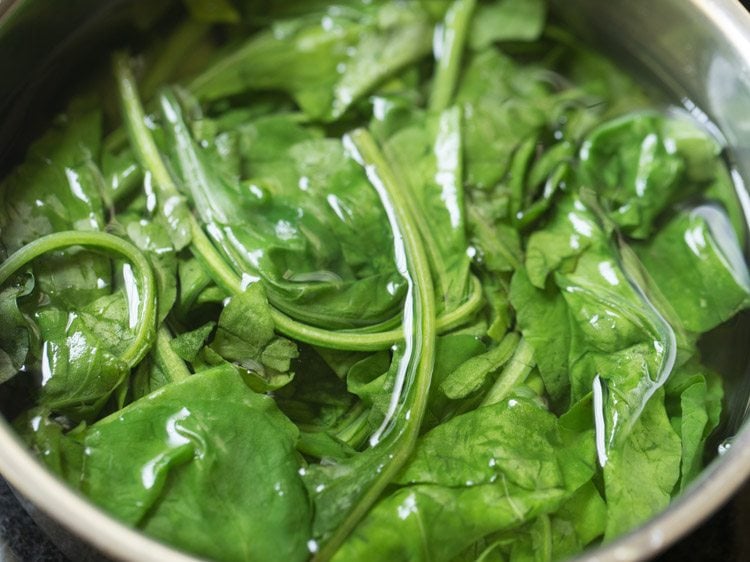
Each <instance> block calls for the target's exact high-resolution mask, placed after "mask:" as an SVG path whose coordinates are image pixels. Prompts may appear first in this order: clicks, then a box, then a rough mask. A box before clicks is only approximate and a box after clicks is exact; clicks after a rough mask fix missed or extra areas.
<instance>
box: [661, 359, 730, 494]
mask: <svg viewBox="0 0 750 562" xmlns="http://www.w3.org/2000/svg"><path fill="white" fill-rule="evenodd" d="M665 389H666V393H667V398H666V406H667V413H668V414H669V416H670V421H671V422H672V427H673V428H674V429H675V431H676V432H677V433H678V434H679V435H680V437H681V439H682V461H681V465H680V491H682V490H684V489H685V488H686V487H687V485H688V484H689V483H690V482H692V481H693V480H694V479H695V477H696V476H697V474H698V472H699V471H700V469H701V467H702V462H703V454H704V447H705V444H706V439H707V438H708V436H709V435H710V434H711V432H712V431H713V430H714V429H715V428H716V426H717V425H718V424H719V415H720V412H721V401H722V398H723V394H724V391H723V388H722V384H721V379H720V378H719V377H718V375H716V374H715V373H713V372H711V371H709V370H708V369H706V368H705V367H703V366H702V365H700V364H698V363H697V362H695V361H693V362H691V363H689V364H687V365H685V366H683V367H681V368H680V369H679V370H678V371H676V372H675V373H674V374H673V375H672V377H670V380H669V382H668V383H667V386H666V387H665Z"/></svg>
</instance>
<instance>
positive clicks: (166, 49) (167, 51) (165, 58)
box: [141, 19, 210, 98]
mask: <svg viewBox="0 0 750 562" xmlns="http://www.w3.org/2000/svg"><path fill="white" fill-rule="evenodd" d="M209 29H210V27H209V26H208V25H206V24H204V23H199V22H196V21H193V20H190V19H188V20H186V21H185V22H183V23H181V24H179V25H178V26H177V28H176V29H175V30H174V31H173V32H172V33H170V34H169V36H168V38H167V40H166V42H165V43H164V44H163V45H159V49H158V51H157V52H156V54H155V56H154V59H153V60H152V61H151V64H150V65H149V67H148V71H147V73H146V75H145V76H144V77H143V81H142V84H141V90H142V91H143V93H144V94H143V95H144V96H145V97H146V98H148V97H150V96H151V95H152V94H154V93H156V90H157V88H158V87H159V86H160V85H162V84H164V83H166V82H168V81H170V78H171V77H172V75H173V74H174V71H175V69H176V68H178V67H179V66H180V65H181V64H183V63H184V62H185V53H190V52H191V51H192V49H193V47H194V46H195V44H196V43H198V41H200V40H201V39H202V38H203V37H204V36H205V35H206V33H207V32H208V30H209Z"/></svg>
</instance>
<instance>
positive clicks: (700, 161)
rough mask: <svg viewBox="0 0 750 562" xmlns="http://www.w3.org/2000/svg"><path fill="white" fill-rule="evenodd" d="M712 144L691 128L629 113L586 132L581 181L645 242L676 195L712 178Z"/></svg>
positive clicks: (675, 121) (714, 145) (627, 229)
mask: <svg viewBox="0 0 750 562" xmlns="http://www.w3.org/2000/svg"><path fill="white" fill-rule="evenodd" d="M719 150H720V149H719V146H718V144H717V143H716V142H715V141H714V140H713V139H711V138H710V137H708V135H707V134H705V133H703V132H701V131H699V130H698V129H697V128H696V127H695V125H693V124H692V123H689V122H687V121H685V120H681V119H677V118H672V119H669V118H666V117H664V116H662V115H659V114H655V113H642V114H638V113H636V114H629V115H626V116H623V117H620V118H618V119H615V120H613V121H609V122H607V123H604V124H603V125H601V126H599V127H598V128H596V129H595V130H594V131H592V132H591V133H590V134H589V135H588V136H587V138H586V140H585V141H584V143H583V146H582V147H581V152H580V158H581V165H580V172H581V174H582V176H583V181H584V182H585V183H587V184H588V185H589V186H591V187H592V188H593V189H595V190H596V191H597V192H599V194H600V198H601V199H602V201H603V204H604V205H605V208H606V209H607V211H608V214H609V216H610V217H611V219H612V220H613V221H614V222H615V223H616V224H617V225H618V226H620V227H621V228H622V229H623V231H624V232H626V233H628V234H629V235H631V236H633V237H635V238H645V237H646V236H648V235H649V234H650V232H651V229H652V224H653V222H654V220H656V218H657V217H658V216H659V215H660V214H661V213H662V211H664V209H665V208H666V207H667V205H668V204H669V203H671V202H672V201H673V200H674V199H675V197H676V196H678V195H679V196H681V197H685V195H686V192H687V193H689V192H690V190H691V189H693V190H694V189H695V187H694V186H695V185H696V184H698V185H700V184H701V183H705V182H707V181H710V180H712V179H713V174H714V170H715V169H716V168H715V164H714V162H715V160H716V157H717V156H718V153H719Z"/></svg>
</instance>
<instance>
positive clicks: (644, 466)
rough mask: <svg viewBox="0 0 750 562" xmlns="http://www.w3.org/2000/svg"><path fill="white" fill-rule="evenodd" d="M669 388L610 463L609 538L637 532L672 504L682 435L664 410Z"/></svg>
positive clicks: (660, 392) (651, 402)
mask: <svg viewBox="0 0 750 562" xmlns="http://www.w3.org/2000/svg"><path fill="white" fill-rule="evenodd" d="M663 393H664V391H663V390H658V391H657V393H656V395H655V396H654V399H652V400H649V402H648V403H647V404H646V406H645V407H644V409H643V412H642V414H641V416H640V417H639V419H638V421H636V423H635V425H634V426H633V429H632V430H631V432H630V433H629V435H628V437H627V439H626V440H625V441H624V442H623V443H622V446H621V447H617V448H614V449H612V450H611V451H610V453H609V457H608V459H607V462H606V464H605V465H604V485H605V496H606V498H607V527H606V530H605V534H604V537H605V540H607V539H611V538H613V537H616V536H618V535H621V534H622V533H624V532H626V531H629V530H631V529H633V528H635V527H636V526H637V525H639V524H641V523H643V522H644V521H646V520H647V519H648V518H649V517H652V516H653V515H655V514H656V513H658V512H660V511H661V510H663V509H664V508H666V507H667V505H669V501H670V499H671V494H672V490H673V488H674V487H675V485H676V484H677V481H678V479H679V476H680V461H681V457H682V451H681V446H680V437H679V436H678V435H677V433H676V432H675V431H674V429H672V426H671V425H670V423H669V418H668V417H667V414H666V411H665V409H664V401H663Z"/></svg>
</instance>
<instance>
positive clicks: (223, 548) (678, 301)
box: [0, 0, 750, 562]
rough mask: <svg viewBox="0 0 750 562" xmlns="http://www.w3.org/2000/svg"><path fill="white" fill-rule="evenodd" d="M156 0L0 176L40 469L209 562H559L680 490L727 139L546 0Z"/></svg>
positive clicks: (707, 431)
mask: <svg viewBox="0 0 750 562" xmlns="http://www.w3.org/2000/svg"><path fill="white" fill-rule="evenodd" d="M181 11H183V12H184V15H183V19H182V20H180V21H179V22H172V21H169V22H167V21H165V22H163V23H164V24H165V25H167V24H168V27H169V26H171V27H169V29H171V33H170V34H168V35H167V36H166V37H164V38H161V39H159V40H157V41H155V42H153V43H148V41H144V42H143V43H142V44H144V45H145V48H144V51H143V52H142V53H140V54H138V55H137V56H136V57H132V56H131V55H129V54H126V53H124V52H120V53H117V54H116V55H115V56H114V57H113V58H114V61H113V68H112V69H107V71H106V72H107V73H110V72H112V73H113V74H114V85H115V91H114V92H110V91H109V90H107V89H106V88H108V87H109V86H106V84H109V83H110V82H111V79H109V77H108V79H107V80H95V81H93V82H92V83H93V84H94V85H93V86H87V87H86V88H84V89H83V90H82V92H81V96H80V97H78V98H75V99H74V100H73V101H72V102H70V103H69V104H68V105H67V108H66V110H65V113H64V114H63V115H62V116H61V117H59V118H57V119H56V120H55V121H54V122H53V123H52V125H51V127H50V129H49V131H48V132H47V133H45V134H44V135H43V136H42V137H41V138H40V139H39V140H38V141H37V142H35V143H33V144H32V145H31V146H30V147H29V149H28V151H27V155H26V158H25V161H24V162H22V163H21V164H20V165H18V166H17V167H16V168H14V169H13V170H10V171H9V172H8V173H7V175H6V176H5V179H4V180H2V184H0V202H2V204H0V243H2V246H1V247H0V256H2V258H3V259H4V261H3V262H2V263H1V264H0V284H1V285H2V288H1V289H0V393H8V394H10V393H13V392H17V391H19V389H20V390H22V391H24V392H26V394H24V395H22V396H21V395H12V396H11V395H9V396H8V400H5V396H2V397H3V401H2V403H10V402H11V401H14V403H16V404H18V411H21V410H22V409H24V411H23V412H22V413H21V414H20V415H19V416H18V417H17V418H16V420H15V426H16V428H17V429H18V431H19V433H20V434H21V435H22V437H23V438H24V439H25V440H26V441H27V442H28V444H29V446H30V447H31V449H32V450H33V451H34V452H35V453H36V454H38V455H39V457H40V459H41V460H42V462H44V463H45V464H46V465H47V466H48V467H49V468H50V469H51V470H52V471H54V472H55V473H57V474H58V475H60V477H61V478H63V479H64V480H65V481H66V482H68V483H69V484H70V485H71V486H73V487H74V488H76V489H78V490H79V491H80V492H81V493H83V494H84V495H86V496H88V497H89V498H90V499H91V501H92V502H94V503H95V504H97V505H99V506H100V507H102V508H103V509H105V510H107V511H109V512H110V513H112V514H113V515H114V516H116V517H118V518H119V519H120V520H122V521H124V522H125V523H127V524H129V525H131V526H133V527H135V528H138V529H141V530H143V531H144V532H145V533H147V534H149V535H151V536H153V537H155V538H158V539H160V540H162V541H164V542H167V543H169V544H172V545H174V546H176V547H178V548H180V549H183V550H186V551H189V552H192V553H194V554H197V555H199V556H203V557H208V558H212V559H217V560H232V561H234V560H237V561H239V560H277V559H284V560H300V561H301V560H306V559H312V560H314V561H315V562H324V561H327V560H331V559H333V560H338V561H342V562H343V561H355V562H356V561H368V562H369V561H371V560H404V561H407V560H408V561H411V560H445V561H469V560H482V561H485V562H488V561H503V562H505V561H507V560H511V561H525V560H537V561H539V560H542V561H551V560H558V559H562V558H566V557H569V556H573V555H575V554H577V553H579V552H580V551H581V550H583V549H585V548H588V547H590V546H595V545H597V544H600V543H602V542H606V541H609V540H611V539H613V538H615V537H617V536H619V535H621V534H623V533H625V532H627V531H630V530H632V529H633V528H635V527H637V526H638V525H640V524H642V523H643V522H644V521H646V520H647V519H649V518H650V517H652V516H654V515H655V514H657V513H658V512H659V511H660V510H662V509H664V508H665V507H666V506H667V505H668V504H669V502H670V501H672V499H673V498H674V497H676V496H677V495H678V494H680V493H682V492H683V491H684V490H686V489H687V488H688V487H689V486H690V483H691V482H692V481H693V480H694V478H695V477H696V476H697V475H698V473H699V472H700V470H701V468H702V467H703V464H704V462H705V459H706V458H708V457H709V456H710V455H708V454H707V453H706V447H707V443H709V442H710V440H711V439H712V435H713V432H714V431H715V430H716V428H717V427H719V426H720V424H721V419H722V418H721V411H722V398H723V393H724V389H723V382H722V378H721V373H717V372H715V371H716V366H715V365H713V364H712V363H711V362H710V361H708V360H706V359H705V358H704V357H702V354H701V349H702V348H703V347H702V346H703V343H702V341H703V340H702V337H703V335H704V334H705V333H707V332H709V331H711V330H714V329H715V328H717V327H719V326H722V325H724V324H725V323H726V322H727V321H729V320H730V319H733V318H736V316H737V315H738V314H739V313H741V312H742V311H743V310H746V309H747V308H748V307H750V273H748V268H747V264H746V261H745V257H744V254H743V248H744V245H745V242H746V240H745V235H746V232H745V230H746V225H745V224H744V222H743V219H742V215H741V211H740V207H739V205H738V203H737V201H736V197H735V194H734V186H733V184H732V176H731V174H730V173H729V172H728V171H727V169H726V167H725V164H724V161H723V151H724V148H723V147H722V145H721V144H720V142H719V141H717V140H716V139H714V138H712V137H711V135H710V134H709V133H707V132H706V131H704V130H703V129H701V128H700V127H699V126H697V125H696V124H694V123H693V122H692V121H690V120H689V119H688V118H686V117H685V116H684V115H683V113H682V112H679V111H675V110H673V109H670V110H664V108H662V107H660V106H659V104H654V103H651V102H649V100H648V97H647V96H646V95H645V94H644V92H643V91H641V89H640V88H639V87H638V86H637V85H635V84H634V82H633V81H632V80H631V79H630V78H629V77H628V76H626V75H625V74H623V73H621V72H620V71H619V70H618V69H617V67H616V66H615V65H614V64H613V63H612V62H610V61H608V60H606V59H604V58H602V57H601V56H600V55H599V54H597V53H596V52H595V51H592V50H590V49H589V48H588V47H586V46H584V45H582V44H580V43H579V42H578V41H577V40H576V39H575V38H574V37H572V36H571V35H570V34H568V33H567V32H566V31H565V30H564V29H563V28H561V27H560V24H559V23H558V22H555V21H554V18H553V17H551V16H548V14H547V11H548V10H547V5H546V3H544V2H543V1H542V0H534V1H530V0H423V1H418V0H407V1H403V2H390V1H386V0H371V1H370V0H367V1H365V0H341V1H339V2H335V3H331V2H328V1H325V0H315V1H304V2H302V1H298V0H294V1H289V2H258V1H255V0H252V1H250V0H185V1H184V2H183V3H182V8H180V9H177V8H176V9H175V11H174V12H172V13H171V15H170V16H169V17H176V16H178V15H179V13H180V12H181ZM152 16H153V17H157V16H158V14H157V13H156V12H154V14H152ZM152 23H154V22H152ZM165 29H167V27H165ZM136 44H141V43H136ZM188 50H191V53H193V54H191V56H190V57H185V56H184V53H185V52H186V51H188ZM193 55H194V56H193ZM101 88H105V90H102V89H101ZM97 99H102V100H109V99H116V100H117V102H118V103H119V106H120V112H121V113H120V115H119V116H117V115H115V114H114V112H113V109H112V108H110V107H109V106H108V105H107V104H104V103H103V104H102V107H98V106H97V104H96V103H95V100H97ZM723 328H727V326H726V325H724V326H723Z"/></svg>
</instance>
